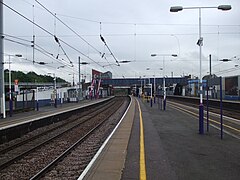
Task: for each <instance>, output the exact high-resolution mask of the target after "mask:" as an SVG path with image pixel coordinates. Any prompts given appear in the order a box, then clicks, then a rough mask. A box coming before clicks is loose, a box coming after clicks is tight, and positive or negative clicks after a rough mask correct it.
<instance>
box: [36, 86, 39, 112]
mask: <svg viewBox="0 0 240 180" xmlns="http://www.w3.org/2000/svg"><path fill="white" fill-rule="evenodd" d="M36 100H37V111H39V104H38V87H37V89H36Z"/></svg>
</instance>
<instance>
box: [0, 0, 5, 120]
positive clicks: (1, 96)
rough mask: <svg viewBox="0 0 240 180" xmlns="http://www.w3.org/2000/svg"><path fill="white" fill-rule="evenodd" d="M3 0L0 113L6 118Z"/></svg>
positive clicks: (0, 20) (1, 15)
mask: <svg viewBox="0 0 240 180" xmlns="http://www.w3.org/2000/svg"><path fill="white" fill-rule="evenodd" d="M2 3H3V0H0V36H1V38H0V101H1V102H0V105H1V109H0V111H1V114H2V117H3V118H6V110H5V87H4V64H3V61H4V60H3V59H4V57H3V55H4V49H3V38H2V36H3V4H2Z"/></svg>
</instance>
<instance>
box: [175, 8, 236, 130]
mask: <svg viewBox="0 0 240 180" xmlns="http://www.w3.org/2000/svg"><path fill="white" fill-rule="evenodd" d="M211 8H214V9H218V10H222V11H228V10H230V9H231V8H232V7H231V5H219V6H215V7H182V6H173V7H171V8H170V12H178V11H182V10H184V9H198V11H199V39H198V41H197V45H198V46H199V61H200V93H199V94H200V104H199V134H204V117H203V116H204V107H203V84H202V46H203V37H202V34H201V10H202V9H211Z"/></svg>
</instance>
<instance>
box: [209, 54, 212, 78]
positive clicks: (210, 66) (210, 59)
mask: <svg viewBox="0 0 240 180" xmlns="http://www.w3.org/2000/svg"><path fill="white" fill-rule="evenodd" d="M209 69H210V71H209V74H210V78H211V77H212V55H211V54H209Z"/></svg>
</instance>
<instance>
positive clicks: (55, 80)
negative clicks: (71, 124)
mask: <svg viewBox="0 0 240 180" xmlns="http://www.w3.org/2000/svg"><path fill="white" fill-rule="evenodd" d="M53 76H54V92H55V103H54V105H55V108H57V78H56V75H55V73H53Z"/></svg>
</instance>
